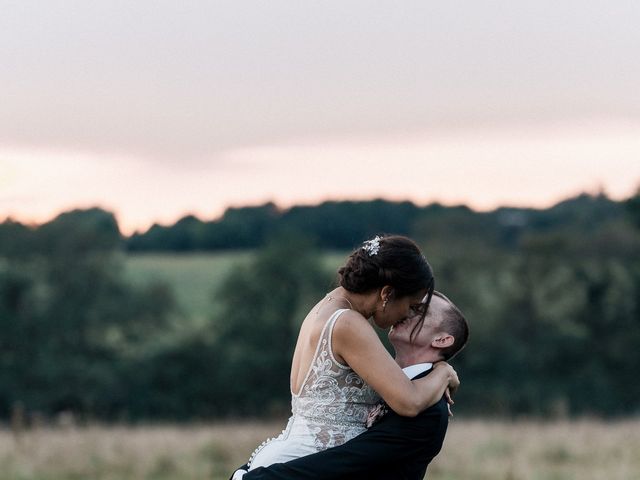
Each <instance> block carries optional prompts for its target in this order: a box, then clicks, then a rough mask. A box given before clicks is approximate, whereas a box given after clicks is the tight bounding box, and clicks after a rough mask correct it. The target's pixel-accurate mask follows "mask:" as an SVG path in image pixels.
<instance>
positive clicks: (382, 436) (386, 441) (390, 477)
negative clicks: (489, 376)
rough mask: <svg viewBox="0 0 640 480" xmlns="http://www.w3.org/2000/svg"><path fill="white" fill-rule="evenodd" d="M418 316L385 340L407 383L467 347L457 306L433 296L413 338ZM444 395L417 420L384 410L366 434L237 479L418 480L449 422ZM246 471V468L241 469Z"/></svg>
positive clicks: (466, 330)
mask: <svg viewBox="0 0 640 480" xmlns="http://www.w3.org/2000/svg"><path fill="white" fill-rule="evenodd" d="M419 318H420V315H419V314H416V315H414V316H411V317H409V318H407V319H406V320H405V321H403V322H401V323H399V324H397V325H396V326H394V327H392V329H391V330H390V332H389V341H390V342H391V344H392V345H393V347H394V349H395V351H396V362H398V364H399V365H400V367H402V368H403V370H404V372H405V374H406V375H407V376H408V377H409V378H411V379H417V378H421V377H424V376H425V375H428V374H429V372H430V371H431V367H432V365H433V363H434V362H438V361H440V360H448V359H450V358H451V357H453V356H454V355H455V354H456V353H458V352H459V351H460V350H461V349H462V348H463V347H464V346H465V344H466V343H467V339H468V337H469V327H468V325H467V321H466V320H465V318H464V316H463V315H462V313H461V312H460V310H458V308H457V307H456V306H455V305H454V304H453V303H452V302H451V301H450V300H449V299H448V298H447V297H445V296H444V295H442V294H441V293H439V292H434V295H433V298H432V300H431V304H430V305H429V309H428V311H427V314H426V316H425V319H424V323H423V325H422V327H421V328H420V331H418V332H417V333H416V334H415V335H414V338H413V340H412V339H411V334H412V331H413V327H414V326H415V325H416V324H417V323H418V320H419ZM448 412H449V409H448V405H447V402H446V400H445V398H444V397H443V398H442V399H441V400H440V401H439V402H438V403H436V404H435V405H433V406H432V407H430V408H428V409H426V410H425V411H423V412H421V413H420V414H418V415H417V416H416V417H402V416H400V415H398V414H396V413H395V412H393V411H392V410H389V411H388V413H386V414H385V415H384V416H383V417H382V418H381V419H380V420H379V421H378V422H377V423H375V424H374V425H373V426H372V427H371V428H369V429H368V430H367V431H366V432H364V433H362V434H360V435H358V436H357V437H355V438H353V439H352V440H350V441H348V442H346V443H345V444H343V445H340V446H338V447H334V448H330V449H328V450H324V451H322V452H318V453H314V454H313V455H308V456H306V457H301V458H298V459H296V460H292V461H290V462H287V463H276V464H273V465H271V466H269V467H258V468H256V469H255V470H252V471H250V472H249V473H245V474H244V475H243V476H242V475H241V473H242V472H241V471H236V474H235V475H234V477H233V478H234V479H237V478H242V480H312V479H313V480H329V479H332V480H339V479H344V480H347V479H348V480H365V479H366V480H400V479H405V480H422V478H424V475H425V472H426V470H427V465H428V464H429V462H431V460H432V459H433V458H434V457H435V456H436V455H437V454H438V453H439V452H440V449H441V448H442V443H443V442H444V436H445V433H446V431H447V424H448V421H449V420H448ZM243 468H246V467H243Z"/></svg>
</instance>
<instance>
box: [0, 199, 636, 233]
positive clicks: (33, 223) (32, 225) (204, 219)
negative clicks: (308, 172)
mask: <svg viewBox="0 0 640 480" xmlns="http://www.w3.org/2000/svg"><path fill="white" fill-rule="evenodd" d="M584 196H588V197H590V198H598V197H601V196H604V197H605V198H606V199H608V200H610V201H612V202H623V201H625V200H626V198H620V199H615V198H612V197H611V196H610V195H608V194H607V192H606V191H605V190H604V189H600V190H598V191H593V192H589V191H581V192H577V193H576V194H573V195H569V196H566V197H564V198H560V199H558V200H557V201H554V202H552V203H551V204H549V205H546V206H527V205H518V206H516V205H508V204H505V205H497V206H495V207H491V208H487V209H478V208H474V207H472V206H470V205H467V204H464V203H457V204H446V203H442V202H439V201H437V200H435V201H430V202H427V203H418V202H415V201H413V200H411V199H390V198H382V197H371V198H342V199H330V198H327V199H323V200H321V201H319V202H315V203H295V204H291V205H286V206H284V205H280V204H278V203H277V202H274V201H270V200H267V201H266V202H262V203H249V204H245V205H229V206H227V207H226V208H225V209H224V210H223V211H222V213H221V214H219V215H215V216H211V217H206V216H202V215H198V214H195V213H192V212H185V213H184V214H183V215H182V216H180V217H177V218H176V219H175V220H173V221H170V222H164V223H160V222H152V223H150V224H149V225H148V226H146V227H145V228H143V229H138V230H131V231H128V232H126V231H124V230H123V229H122V225H121V222H120V220H119V218H118V214H117V213H116V212H114V211H113V210H112V209H109V208H105V207H104V206H101V205H97V204H96V205H88V206H82V207H80V206H76V207H71V208H69V209H65V210H61V211H59V212H57V213H56V214H54V215H53V216H52V217H50V218H47V219H45V220H43V221H38V222H36V221H31V222H30V221H24V220H20V219H17V218H15V217H12V216H10V215H9V216H6V217H5V218H3V219H2V220H1V221H0V223H5V222H16V223H20V224H22V225H25V226H27V227H29V228H38V227H40V226H42V225H44V224H46V223H49V222H52V221H54V220H55V219H56V218H57V217H59V216H60V215H63V214H66V213H71V212H74V211H87V210H92V209H99V210H102V211H104V212H107V213H110V214H112V215H114V218H115V219H116V222H117V224H118V229H119V231H120V234H121V235H123V236H126V237H131V236H133V235H140V234H145V233H147V232H148V230H149V229H150V228H152V227H154V226H160V227H172V226H174V225H175V224H176V223H177V222H178V221H180V220H182V219H183V218H186V217H195V218H196V219H197V220H199V221H201V222H203V223H208V222H217V221H219V220H221V219H222V217H223V215H224V213H226V211H227V210H229V209H243V208H254V207H263V206H266V205H274V206H275V208H276V209H277V210H278V211H279V212H286V211H288V210H290V209H292V208H296V207H312V208H313V207H318V206H320V205H322V204H324V203H343V202H344V203H349V202H354V203H359V202H364V203H366V202H374V201H383V202H389V203H404V202H409V203H412V204H413V205H415V206H416V207H418V208H427V207H430V206H434V205H439V206H442V207H445V208H459V207H462V208H468V209H469V210H471V211H473V212H474V213H492V212H496V211H498V210H503V209H515V210H535V211H545V210H550V209H552V208H555V207H556V206H558V205H560V204H562V203H565V202H570V201H573V200H577V199H579V198H581V197H584Z"/></svg>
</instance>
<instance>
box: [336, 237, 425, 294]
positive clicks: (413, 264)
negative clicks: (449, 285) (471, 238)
mask: <svg viewBox="0 0 640 480" xmlns="http://www.w3.org/2000/svg"><path fill="white" fill-rule="evenodd" d="M338 275H339V279H340V286H341V287H343V288H345V289H346V290H348V291H350V292H353V293H366V292H370V291H372V290H375V289H377V288H381V287H384V286H385V285H389V286H390V287H392V288H393V290H394V295H395V296H396V297H398V298H400V297H405V296H407V295H413V294H416V293H418V292H419V291H420V290H424V289H427V291H428V294H427V301H426V303H427V305H428V304H429V302H430V301H431V295H432V293H433V287H434V278H433V270H432V269H431V266H430V265H429V263H428V262H427V259H426V258H425V257H424V255H422V252H421V251H420V249H419V248H418V246H417V245H416V243H415V242H414V241H413V240H411V239H409V238H407V237H403V236H400V235H388V236H377V237H375V238H374V239H372V240H367V241H366V242H364V244H363V245H362V246H361V247H360V248H358V249H356V250H355V251H354V252H353V253H352V254H351V255H350V256H349V258H348V259H347V263H346V265H345V266H344V267H341V268H340V269H339V270H338Z"/></svg>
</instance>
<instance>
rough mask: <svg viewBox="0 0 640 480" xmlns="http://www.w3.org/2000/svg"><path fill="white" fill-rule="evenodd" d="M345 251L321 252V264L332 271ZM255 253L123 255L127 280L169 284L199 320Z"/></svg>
mask: <svg viewBox="0 0 640 480" xmlns="http://www.w3.org/2000/svg"><path fill="white" fill-rule="evenodd" d="M346 256H347V253H344V252H338V253H335V252H326V253H322V258H321V261H322V264H323V265H324V266H325V267H326V268H327V269H328V270H329V271H335V270H337V268H338V267H339V266H340V265H341V264H342V262H344V259H345V258H346ZM254 257H255V253H254V252H250V251H242V252H225V253H189V254H164V253H162V254H157V253H156V254H132V255H127V256H126V257H125V271H126V275H127V277H128V279H129V280H130V281H131V282H133V283H134V284H136V285H144V284H147V283H149V282H153V281H161V282H166V283H167V284H168V285H170V286H171V288H172V290H173V292H174V294H175V296H176V300H177V302H178V306H179V308H180V311H181V313H182V314H183V315H184V316H185V318H187V319H189V320H191V321H193V322H197V323H200V322H202V321H206V320H207V319H209V318H211V317H212V316H213V315H215V313H216V312H217V310H216V307H217V305H216V303H215V301H214V292H215V291H216V289H217V288H218V287H219V286H220V285H221V283H222V282H223V280H224V278H225V277H226V276H227V275H228V274H229V273H231V272H232V271H233V269H234V268H236V267H238V266H239V265H246V264H248V263H250V262H251V260H252V259H253V258H254Z"/></svg>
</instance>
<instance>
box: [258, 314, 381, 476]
mask: <svg viewBox="0 0 640 480" xmlns="http://www.w3.org/2000/svg"><path fill="white" fill-rule="evenodd" d="M345 311H347V309H341V310H338V311H336V312H335V313H334V314H333V315H332V316H331V317H330V318H329V320H327V323H326V324H325V325H324V327H323V329H322V332H321V333H320V338H319V340H318V345H317V347H316V352H315V354H314V356H313V360H312V362H311V366H310V367H309V370H308V372H307V375H306V377H305V379H304V381H303V382H302V387H301V388H300V392H299V393H297V394H295V393H293V392H292V399H291V411H292V413H293V415H292V416H291V418H290V419H289V423H288V424H287V427H286V428H285V429H284V430H283V431H282V433H281V434H280V435H279V436H278V437H276V438H275V439H270V440H267V441H266V442H263V444H262V445H260V446H259V447H258V448H257V449H256V451H255V452H254V453H253V455H251V458H250V460H249V465H250V466H251V468H256V467H258V466H267V465H271V464H272V463H276V462H286V461H288V460H292V459H294V458H299V457H301V456H304V455H309V454H312V453H315V452H318V451H321V450H326V449H327V448H331V447H335V446H337V445H342V444H343V443H345V442H347V441H349V440H351V439H352V438H353V437H355V436H356V435H359V434H361V433H362V432H364V431H365V430H366V424H367V417H368V416H369V412H370V411H371V410H372V409H373V408H374V407H375V406H376V405H377V404H378V402H379V401H380V397H379V395H378V394H377V393H376V392H375V391H374V390H373V389H372V388H371V387H370V386H369V385H367V384H366V383H365V382H364V380H362V378H360V376H359V375H358V374H357V373H356V372H354V371H353V370H352V369H351V367H349V366H348V365H343V364H341V363H339V362H338V361H337V360H336V359H335V357H334V355H333V349H332V347H331V337H332V334H333V327H334V325H335V323H336V321H337V320H338V318H339V317H340V314H342V313H343V312H345ZM254 460H255V461H254Z"/></svg>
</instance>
